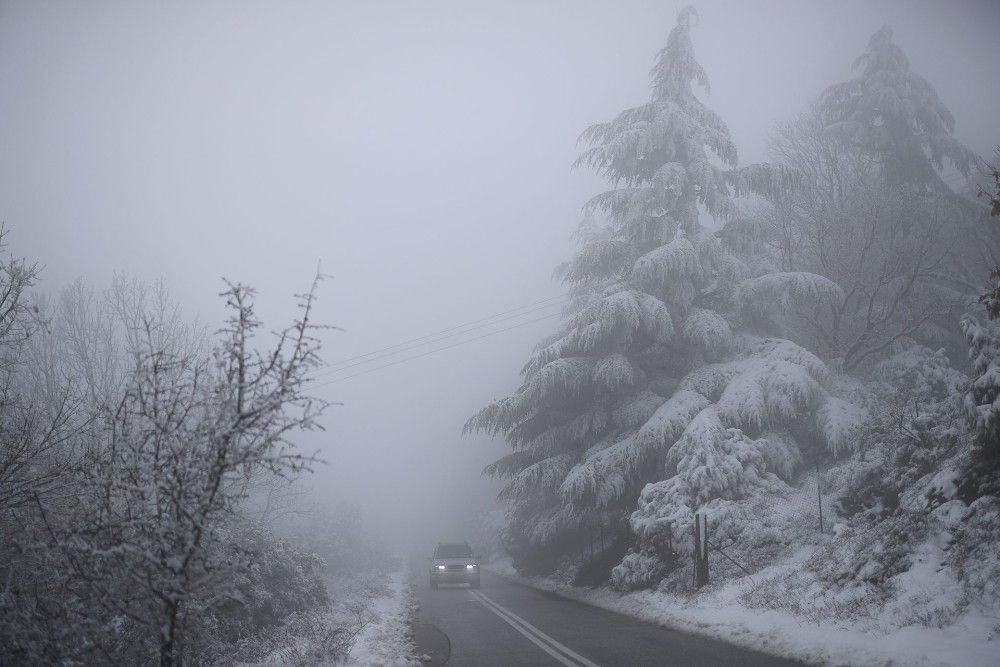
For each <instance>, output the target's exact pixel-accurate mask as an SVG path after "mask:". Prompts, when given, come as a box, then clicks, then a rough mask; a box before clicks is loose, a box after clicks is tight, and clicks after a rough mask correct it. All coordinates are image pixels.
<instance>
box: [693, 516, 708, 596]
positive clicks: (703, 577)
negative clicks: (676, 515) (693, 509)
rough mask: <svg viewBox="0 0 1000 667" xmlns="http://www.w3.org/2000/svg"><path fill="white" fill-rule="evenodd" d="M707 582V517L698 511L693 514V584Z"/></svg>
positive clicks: (696, 585)
mask: <svg viewBox="0 0 1000 667" xmlns="http://www.w3.org/2000/svg"><path fill="white" fill-rule="evenodd" d="M707 583H708V517H706V516H702V514H701V513H700V512H698V513H695V515H694V585H695V588H701V587H702V586H704V585H705V584H707Z"/></svg>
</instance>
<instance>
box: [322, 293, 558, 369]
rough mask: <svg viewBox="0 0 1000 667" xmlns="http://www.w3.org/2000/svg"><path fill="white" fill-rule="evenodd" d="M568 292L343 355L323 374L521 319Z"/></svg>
mask: <svg viewBox="0 0 1000 667" xmlns="http://www.w3.org/2000/svg"><path fill="white" fill-rule="evenodd" d="M566 296H568V294H560V295H558V296H553V297H549V298H547V299H542V300H540V301H535V302H533V303H529V304H526V305H524V306H520V307H518V308H512V309H510V310H505V311H502V312H499V313H496V314H494V315H490V316H488V317H483V318H480V319H478V320H473V321H471V322H466V323H464V324H458V325H455V326H453V327H449V328H447V329H442V330H440V331H436V332H434V333H429V334H425V335H423V336H418V337H416V338H411V339H409V340H404V341H402V342H401V343H396V344H395V345H389V346H387V347H383V348H379V349H377V350H373V351H371V352H366V353H365V354H359V355H357V356H354V357H347V358H345V359H341V360H339V361H335V362H333V363H331V364H329V365H328V366H327V368H324V369H323V370H322V371H321V372H320V375H324V374H329V373H336V372H338V371H342V370H346V369H348V368H353V367H355V366H361V365H364V364H367V363H371V362H373V361H377V360H378V359H380V358H384V357H390V356H393V355H396V354H400V353H402V352H407V351H409V350H413V349H416V348H419V347H423V346H424V345H432V344H434V343H439V342H442V341H444V340H447V339H448V338H453V337H455V336H461V335H465V334H467V333H469V332H472V331H475V330H477V329H483V328H486V327H491V326H494V325H496V324H499V323H501V322H505V321H508V320H513V319H517V318H519V317H524V316H525V315H530V314H532V313H534V312H537V311H541V310H545V309H546V308H551V307H552V306H555V305H558V300H560V299H563V298H565V297H566ZM511 313H514V314H511ZM504 316H506V317H504ZM386 353H388V354H386ZM369 357H371V358H369ZM361 360H363V361H361ZM349 362H355V363H349ZM345 364H346V365H345Z"/></svg>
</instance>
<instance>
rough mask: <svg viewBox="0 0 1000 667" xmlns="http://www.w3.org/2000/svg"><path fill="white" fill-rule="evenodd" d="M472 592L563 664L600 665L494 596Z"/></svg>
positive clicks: (509, 623)
mask: <svg viewBox="0 0 1000 667" xmlns="http://www.w3.org/2000/svg"><path fill="white" fill-rule="evenodd" d="M471 592H472V595H473V596H475V597H476V598H477V599H479V601H480V602H482V603H483V605H484V606H485V607H486V608H487V609H489V610H490V611H492V612H493V613H494V614H496V615H497V616H499V617H500V618H501V619H503V620H504V621H506V622H507V624H508V625H510V626H511V627H512V628H514V629H515V630H517V631H518V632H520V633H521V634H522V635H524V636H525V637H527V638H528V639H530V640H531V641H532V642H534V643H535V644H536V645H538V646H539V647H540V648H542V649H543V650H544V651H545V652H546V653H548V654H549V655H551V656H552V657H554V658H555V659H556V660H558V661H559V662H561V663H562V664H564V665H569V666H570V667H579V665H585V666H586V667H599V666H598V665H597V663H595V662H592V661H590V660H587V659H586V658H584V657H583V656H582V655H580V654H579V653H577V652H576V651H574V650H572V649H571V648H569V647H568V646H566V645H565V644H561V643H560V642H557V641H556V640H555V639H553V638H552V637H550V636H548V635H547V634H545V633H544V632H542V631H541V630H539V629H538V628H536V627H535V626H534V625H532V624H531V623H528V622H527V621H526V620H524V619H523V618H521V617H520V616H518V615H517V614H515V613H514V612H512V611H511V610H510V609H507V608H506V607H502V606H500V604H498V603H497V602H496V601H494V600H493V599H492V598H489V597H487V596H486V595H485V594H484V593H482V592H480V591H471ZM539 640H540V641H539ZM542 642H547V645H546V644H543V643H542ZM553 649H555V651H562V652H563V653H564V654H565V656H568V657H569V658H572V659H573V660H576V662H570V661H569V660H567V659H566V657H564V656H563V655H559V654H558V653H556V652H555V651H554V650H553Z"/></svg>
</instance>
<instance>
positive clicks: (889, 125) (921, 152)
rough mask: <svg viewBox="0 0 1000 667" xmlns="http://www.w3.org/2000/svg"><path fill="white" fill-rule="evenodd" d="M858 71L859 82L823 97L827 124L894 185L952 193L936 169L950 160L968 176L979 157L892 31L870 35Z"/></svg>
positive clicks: (885, 28) (835, 88)
mask: <svg viewBox="0 0 1000 667" xmlns="http://www.w3.org/2000/svg"><path fill="white" fill-rule="evenodd" d="M855 69H858V70H860V72H859V75H858V76H857V77H855V78H853V79H850V80H849V81H845V82H843V83H838V84H836V85H833V86H830V87H829V88H827V89H826V91H825V92H824V93H823V95H822V99H821V101H820V105H821V108H822V109H823V112H824V116H825V121H826V123H827V124H828V125H829V126H830V127H831V129H832V130H834V131H836V132H837V133H838V134H839V135H841V136H842V137H844V138H846V139H848V140H849V141H852V142H855V143H856V144H857V145H858V146H861V147H863V148H864V149H865V150H866V151H867V152H869V153H870V154H872V155H874V156H875V157H876V158H877V159H878V161H879V162H880V163H881V165H882V166H883V168H884V170H885V171H886V173H887V175H888V177H889V178H890V179H891V180H893V181H894V182H897V183H909V184H911V185H916V186H919V187H924V188H937V189H940V190H941V191H943V192H950V188H948V186H947V185H946V184H945V183H944V181H943V180H942V179H941V177H940V175H939V174H938V172H937V171H936V169H935V167H936V168H937V169H940V168H942V167H943V165H944V161H945V160H948V161H949V162H950V163H951V164H952V165H953V166H954V167H955V168H956V169H957V170H958V171H959V172H960V173H962V174H963V175H965V174H968V173H969V170H970V169H971V168H972V167H973V166H974V165H975V164H976V162H977V160H978V157H977V156H976V154H975V153H974V152H972V151H971V150H969V149H968V148H967V147H966V146H965V145H963V144H962V143H961V142H960V141H958V139H956V138H955V136H954V132H955V118H954V116H952V114H951V111H949V110H948V108H947V107H946V106H945V105H944V103H942V102H941V100H940V98H938V95H937V91H935V90H934V87H933V86H932V85H931V84H930V83H929V82H928V81H927V80H926V79H925V78H923V77H922V76H920V75H919V74H917V73H916V72H914V71H912V70H911V69H910V61H909V59H908V58H907V57H906V55H905V54H904V53H903V51H902V49H900V48H899V46H897V45H896V44H895V43H894V42H893V41H892V29H891V28H890V27H889V26H882V28H881V29H880V30H879V31H878V32H876V33H875V34H874V35H872V36H871V39H870V40H869V41H868V49H867V50H866V51H865V52H864V53H863V54H861V55H860V56H859V57H858V59H857V61H856V62H855Z"/></svg>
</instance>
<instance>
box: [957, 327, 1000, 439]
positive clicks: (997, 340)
mask: <svg viewBox="0 0 1000 667" xmlns="http://www.w3.org/2000/svg"><path fill="white" fill-rule="evenodd" d="M962 331H963V332H964V333H965V338H966V340H967V341H968V343H969V361H970V362H971V365H972V373H971V376H972V377H971V382H970V383H969V386H968V389H967V390H966V394H965V400H964V405H963V407H964V408H965V412H966V415H967V416H968V418H969V421H970V423H971V424H972V427H973V430H974V431H975V433H976V436H977V438H978V439H979V442H980V444H981V445H983V447H984V449H985V450H986V451H987V452H989V453H990V454H991V455H992V456H993V457H994V458H1000V451H998V450H1000V327H998V325H997V323H996V321H995V320H987V321H986V322H984V323H980V322H979V321H978V320H977V319H976V318H974V317H972V316H967V317H966V318H965V319H964V320H962Z"/></svg>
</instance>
